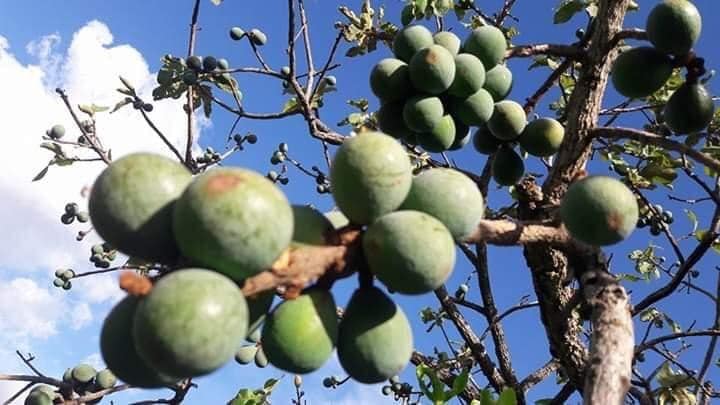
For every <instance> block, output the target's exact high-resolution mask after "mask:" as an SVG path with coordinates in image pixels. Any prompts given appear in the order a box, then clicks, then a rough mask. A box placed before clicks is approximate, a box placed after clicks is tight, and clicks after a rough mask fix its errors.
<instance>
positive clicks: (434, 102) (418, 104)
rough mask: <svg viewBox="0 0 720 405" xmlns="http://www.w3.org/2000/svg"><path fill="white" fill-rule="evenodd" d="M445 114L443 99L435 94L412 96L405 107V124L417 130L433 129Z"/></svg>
mask: <svg viewBox="0 0 720 405" xmlns="http://www.w3.org/2000/svg"><path fill="white" fill-rule="evenodd" d="M443 115H444V114H443V105H442V101H440V99H439V98H437V97H434V96H426V95H420V96H414V97H411V98H410V99H409V100H407V102H405V106H404V107H403V119H404V120H405V124H406V125H407V127H408V128H409V129H410V130H412V131H415V132H427V131H431V130H432V129H433V127H435V125H437V123H438V122H440V120H441V119H442V117H443Z"/></svg>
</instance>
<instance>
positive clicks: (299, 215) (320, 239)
mask: <svg viewBox="0 0 720 405" xmlns="http://www.w3.org/2000/svg"><path fill="white" fill-rule="evenodd" d="M292 211H293V218H294V222H295V227H294V231H293V237H292V240H293V243H294V244H305V245H327V244H329V243H330V242H331V241H332V236H333V234H334V232H335V227H333V225H332V223H331V222H330V221H329V220H328V219H327V218H326V217H325V216H324V215H323V214H322V212H320V211H318V210H316V209H315V208H313V207H310V206H307V205H293V206H292Z"/></svg>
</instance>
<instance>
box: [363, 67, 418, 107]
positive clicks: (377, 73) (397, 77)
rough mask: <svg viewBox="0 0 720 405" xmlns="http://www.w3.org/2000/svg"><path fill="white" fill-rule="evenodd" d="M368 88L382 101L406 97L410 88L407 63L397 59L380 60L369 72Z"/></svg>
mask: <svg viewBox="0 0 720 405" xmlns="http://www.w3.org/2000/svg"><path fill="white" fill-rule="evenodd" d="M370 89H371V90H372V92H373V94H375V95H376V96H377V97H378V98H379V99H381V100H383V101H394V100H403V99H405V98H407V96H408V95H409V92H410V91H411V89H412V86H411V84H410V70H409V68H408V65H407V64H406V63H405V62H403V61H401V60H399V59H393V58H385V59H383V60H381V61H380V62H378V64H377V65H375V66H374V67H373V69H372V71H371V72H370Z"/></svg>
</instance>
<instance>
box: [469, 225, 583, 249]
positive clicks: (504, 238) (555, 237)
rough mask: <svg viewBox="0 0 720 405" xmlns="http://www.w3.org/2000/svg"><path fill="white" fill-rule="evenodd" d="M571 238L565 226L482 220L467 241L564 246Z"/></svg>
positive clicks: (504, 244) (500, 244)
mask: <svg viewBox="0 0 720 405" xmlns="http://www.w3.org/2000/svg"><path fill="white" fill-rule="evenodd" d="M570 241H571V238H570V235H568V233H567V231H566V230H565V228H564V227H562V226H561V227H557V226H550V225H544V224H543V223H541V222H533V221H527V222H516V221H510V220H482V221H480V224H479V225H478V228H477V230H476V231H475V232H474V233H473V234H472V235H470V236H469V237H467V238H466V239H465V242H467V243H480V242H485V243H488V244H491V245H498V246H516V245H530V244H534V243H543V244H549V245H552V246H563V245H567V244H568V243H570Z"/></svg>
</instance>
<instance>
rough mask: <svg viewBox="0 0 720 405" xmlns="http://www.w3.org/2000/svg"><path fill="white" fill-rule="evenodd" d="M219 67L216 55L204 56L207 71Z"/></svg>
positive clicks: (204, 67) (204, 65) (204, 66)
mask: <svg viewBox="0 0 720 405" xmlns="http://www.w3.org/2000/svg"><path fill="white" fill-rule="evenodd" d="M217 67H218V60H217V59H215V57H214V56H206V57H204V58H203V69H204V70H205V71H206V72H210V71H213V70H215V69H217Z"/></svg>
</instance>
